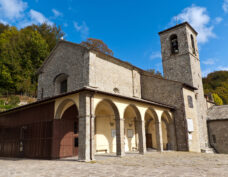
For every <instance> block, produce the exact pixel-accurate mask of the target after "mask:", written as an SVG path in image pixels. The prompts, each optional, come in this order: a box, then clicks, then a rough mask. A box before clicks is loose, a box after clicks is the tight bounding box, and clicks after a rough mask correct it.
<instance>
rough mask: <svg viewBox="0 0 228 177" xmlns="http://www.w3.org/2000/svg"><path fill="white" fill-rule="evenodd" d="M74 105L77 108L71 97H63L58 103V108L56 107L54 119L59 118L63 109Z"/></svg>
mask: <svg viewBox="0 0 228 177" xmlns="http://www.w3.org/2000/svg"><path fill="white" fill-rule="evenodd" d="M72 105H75V106H76V108H77V110H78V106H77V104H76V102H75V101H74V100H73V99H71V98H66V99H64V100H63V101H62V102H61V103H60V104H59V105H58V108H57V109H56V113H55V119H61V117H62V115H63V113H64V111H65V110H66V109H67V108H69V107H70V106H72Z"/></svg>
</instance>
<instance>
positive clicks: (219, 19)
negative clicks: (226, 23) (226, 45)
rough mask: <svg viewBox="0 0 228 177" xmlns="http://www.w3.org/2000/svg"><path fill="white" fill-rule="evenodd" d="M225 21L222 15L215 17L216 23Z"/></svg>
mask: <svg viewBox="0 0 228 177" xmlns="http://www.w3.org/2000/svg"><path fill="white" fill-rule="evenodd" d="M222 21H223V19H222V18H221V17H216V18H215V24H219V23H221V22H222Z"/></svg>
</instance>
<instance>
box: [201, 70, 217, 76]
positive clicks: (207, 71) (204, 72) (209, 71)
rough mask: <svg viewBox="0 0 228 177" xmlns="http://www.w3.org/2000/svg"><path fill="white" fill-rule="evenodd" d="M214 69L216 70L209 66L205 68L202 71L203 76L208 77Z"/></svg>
mask: <svg viewBox="0 0 228 177" xmlns="http://www.w3.org/2000/svg"><path fill="white" fill-rule="evenodd" d="M213 71H214V70H213V69H211V68H207V69H206V70H203V71H202V76H203V77H207V75H208V74H209V73H211V72H213Z"/></svg>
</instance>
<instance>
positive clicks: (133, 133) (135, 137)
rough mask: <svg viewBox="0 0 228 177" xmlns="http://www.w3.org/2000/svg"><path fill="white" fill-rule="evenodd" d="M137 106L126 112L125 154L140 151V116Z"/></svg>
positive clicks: (127, 109)
mask: <svg viewBox="0 0 228 177" xmlns="http://www.w3.org/2000/svg"><path fill="white" fill-rule="evenodd" d="M137 113H138V110H137V108H136V107H135V106H133V105H129V106H128V107H127V108H126V109H125V111H124V146H125V152H130V151H136V150H139V146H138V145H139V132H138V131H139V123H140V121H141V118H140V115H139V113H138V114H137Z"/></svg>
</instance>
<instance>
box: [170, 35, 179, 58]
mask: <svg viewBox="0 0 228 177" xmlns="http://www.w3.org/2000/svg"><path fill="white" fill-rule="evenodd" d="M170 43H171V53H172V54H177V53H178V52H179V49H178V40H177V35H176V34H173V35H172V36H171V37H170Z"/></svg>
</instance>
